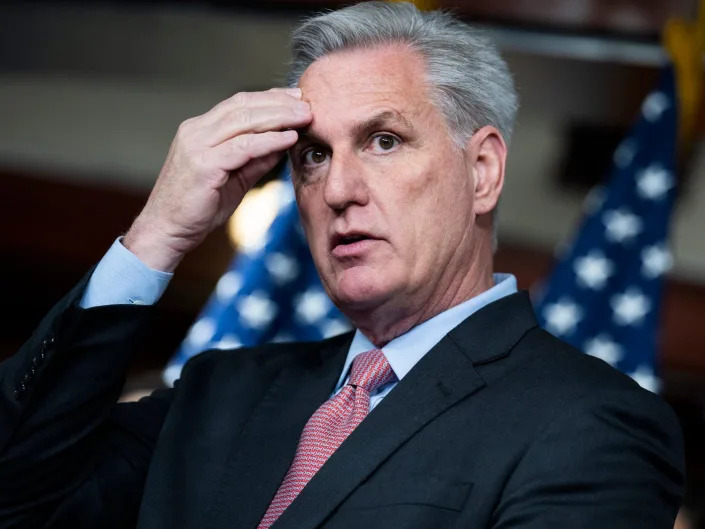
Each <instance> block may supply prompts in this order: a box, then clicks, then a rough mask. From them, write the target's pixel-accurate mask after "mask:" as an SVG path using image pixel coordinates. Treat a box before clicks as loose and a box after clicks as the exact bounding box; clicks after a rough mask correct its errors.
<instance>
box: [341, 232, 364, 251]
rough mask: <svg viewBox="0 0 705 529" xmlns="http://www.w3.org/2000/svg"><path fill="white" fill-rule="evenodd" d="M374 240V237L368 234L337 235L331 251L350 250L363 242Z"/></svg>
mask: <svg viewBox="0 0 705 529" xmlns="http://www.w3.org/2000/svg"><path fill="white" fill-rule="evenodd" d="M371 240H374V237H372V236H371V235H369V234H367V233H362V232H351V233H336V234H335V235H334V236H333V238H332V240H331V249H335V248H349V247H352V246H353V245H355V244H356V243H360V242H363V241H371Z"/></svg>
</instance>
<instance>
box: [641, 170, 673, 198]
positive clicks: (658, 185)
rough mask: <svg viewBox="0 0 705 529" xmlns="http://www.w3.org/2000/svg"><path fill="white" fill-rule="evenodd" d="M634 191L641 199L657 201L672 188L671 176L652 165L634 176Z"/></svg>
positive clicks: (668, 172)
mask: <svg viewBox="0 0 705 529" xmlns="http://www.w3.org/2000/svg"><path fill="white" fill-rule="evenodd" d="M636 181H637V183H636V189H637V192H638V193H639V196H641V198H644V199H647V200H658V199H660V198H662V197H663V196H664V195H665V194H666V192H667V191H668V190H669V189H671V188H672V187H673V175H672V174H671V172H670V171H667V170H666V169H664V168H663V167H661V166H660V165H657V164H652V165H650V166H649V167H647V168H646V169H644V170H642V171H641V172H640V173H639V174H637V176H636Z"/></svg>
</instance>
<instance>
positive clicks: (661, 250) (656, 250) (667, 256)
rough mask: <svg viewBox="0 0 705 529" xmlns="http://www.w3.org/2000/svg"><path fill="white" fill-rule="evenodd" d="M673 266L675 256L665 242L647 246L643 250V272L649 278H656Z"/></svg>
mask: <svg viewBox="0 0 705 529" xmlns="http://www.w3.org/2000/svg"><path fill="white" fill-rule="evenodd" d="M672 266H673V256H672V255H671V252H670V251H669V250H668V248H666V246H665V245H663V244H654V245H653V246H647V247H646V248H644V249H643V250H642V251H641V273H642V274H644V277H646V278H647V279H655V278H657V277H659V276H661V275H662V274H663V273H664V272H668V271H669V270H670V269H671V267H672Z"/></svg>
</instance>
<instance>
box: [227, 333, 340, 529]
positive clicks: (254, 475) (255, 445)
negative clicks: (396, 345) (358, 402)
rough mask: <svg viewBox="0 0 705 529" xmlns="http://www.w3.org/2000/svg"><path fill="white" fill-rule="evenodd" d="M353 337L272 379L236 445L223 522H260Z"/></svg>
mask: <svg viewBox="0 0 705 529" xmlns="http://www.w3.org/2000/svg"><path fill="white" fill-rule="evenodd" d="M349 343H350V338H349V337H348V338H347V339H343V340H337V341H336V342H335V343H333V344H330V345H329V346H328V347H327V348H325V349H324V350H323V351H322V352H321V353H320V355H319V354H313V355H311V354H309V355H306V356H307V360H302V361H297V362H296V363H295V364H294V365H292V366H290V367H288V368H287V369H285V370H284V371H283V372H282V373H281V374H280V375H279V377H278V378H277V379H276V380H275V381H274V382H273V383H272V385H271V387H270V388H269V390H268V392H267V394H266V395H265V396H264V398H263V399H262V401H261V403H260V404H259V406H258V407H257V409H255V411H254V412H253V415H252V417H251V418H250V420H249V422H248V423H247V425H246V426H245V429H244V431H243V433H242V435H241V437H240V440H239V442H238V443H236V445H235V446H234V447H233V452H232V453H231V456H230V458H229V459H228V462H227V468H226V469H225V472H224V475H223V476H224V477H223V479H222V480H221V482H220V483H219V486H218V489H219V491H220V493H221V494H223V493H224V492H227V496H228V497H227V498H224V500H223V501H222V503H221V505H220V509H217V510H218V511H220V513H219V514H220V516H218V518H219V520H220V525H219V526H222V523H223V522H226V523H227V524H228V526H230V527H243V528H246V527H252V528H254V527H256V526H257V524H258V523H259V521H260V519H261V517H262V516H263V515H264V513H265V511H266V509H267V507H268V506H269V503H270V501H271V500H272V498H273V497H274V494H275V493H276V491H277V488H278V487H279V485H280V483H281V482H282V480H283V479H284V475H285V474H286V471H287V470H288V469H289V466H290V465H291V462H292V460H293V458H294V453H295V450H296V446H297V444H298V441H299V436H300V435H301V431H302V430H303V428H304V425H305V424H306V421H308V419H309V418H310V417H311V415H312V414H313V412H314V411H315V410H316V409H317V408H318V407H319V406H320V405H321V404H322V403H323V402H325V401H326V400H327V399H328V398H329V397H330V394H331V392H332V391H333V389H334V387H335V383H336V382H337V379H338V377H339V375H340V371H341V370H342V367H343V363H344V362H345V356H346V352H347V350H348V347H349ZM322 360H323V361H322Z"/></svg>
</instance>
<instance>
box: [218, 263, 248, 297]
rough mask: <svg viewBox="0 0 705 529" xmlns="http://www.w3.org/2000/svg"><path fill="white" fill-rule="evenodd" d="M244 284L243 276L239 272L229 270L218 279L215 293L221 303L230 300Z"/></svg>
mask: <svg viewBox="0 0 705 529" xmlns="http://www.w3.org/2000/svg"><path fill="white" fill-rule="evenodd" d="M241 286H242V277H240V274H238V273H237V272H233V271H232V270H231V271H230V272H227V273H225V274H223V277H221V278H220V279H219V280H218V284H217V285H216V287H215V295H216V296H217V297H218V300H219V301H220V302H221V303H224V302H228V301H230V300H231V299H232V298H233V296H235V294H237V291H238V290H240V287H241Z"/></svg>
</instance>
